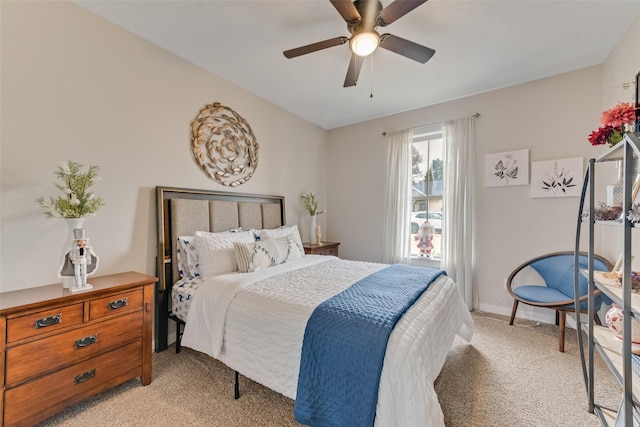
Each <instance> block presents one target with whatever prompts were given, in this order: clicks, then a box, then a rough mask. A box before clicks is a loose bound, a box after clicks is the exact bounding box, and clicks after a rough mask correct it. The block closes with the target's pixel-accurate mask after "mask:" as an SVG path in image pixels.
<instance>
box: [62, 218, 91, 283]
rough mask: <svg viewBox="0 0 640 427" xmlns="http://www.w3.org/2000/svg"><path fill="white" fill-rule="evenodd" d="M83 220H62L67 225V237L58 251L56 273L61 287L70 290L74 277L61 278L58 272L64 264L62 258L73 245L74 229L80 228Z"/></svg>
mask: <svg viewBox="0 0 640 427" xmlns="http://www.w3.org/2000/svg"><path fill="white" fill-rule="evenodd" d="M84 220H85V218H64V222H65V223H66V224H67V237H66V238H65V240H64V243H63V244H62V249H61V251H60V258H59V259H60V268H59V269H58V271H57V274H58V277H60V278H61V279H62V286H63V287H64V288H70V287H72V286H73V285H74V284H75V277H73V276H66V277H64V276H61V275H60V270H61V269H62V266H63V264H64V257H65V255H67V252H69V251H70V250H71V246H72V245H73V239H74V238H73V230H75V229H76V228H82V225H83V224H84Z"/></svg>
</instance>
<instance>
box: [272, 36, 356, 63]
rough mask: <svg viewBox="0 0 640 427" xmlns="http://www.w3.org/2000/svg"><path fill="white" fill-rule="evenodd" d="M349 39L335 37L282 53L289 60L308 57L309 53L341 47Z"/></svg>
mask: <svg viewBox="0 0 640 427" xmlns="http://www.w3.org/2000/svg"><path fill="white" fill-rule="evenodd" d="M348 41H349V39H348V38H346V37H344V36H343V37H335V38H332V39H329V40H324V41H321V42H317V43H311V44H308V45H306V46H301V47H297V48H295V49H289V50H285V51H284V52H282V53H283V54H284V56H286V57H287V58H289V59H291V58H295V57H296V56H300V55H306V54H307V53H312V52H317V51H319V50H322V49H327V48H329V47H333V46H339V45H341V44H345V43H346V42H348Z"/></svg>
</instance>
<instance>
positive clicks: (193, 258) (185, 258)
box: [176, 236, 200, 277]
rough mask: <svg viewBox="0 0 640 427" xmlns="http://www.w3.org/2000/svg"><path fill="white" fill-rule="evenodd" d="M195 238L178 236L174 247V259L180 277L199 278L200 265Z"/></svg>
mask: <svg viewBox="0 0 640 427" xmlns="http://www.w3.org/2000/svg"><path fill="white" fill-rule="evenodd" d="M195 239H196V238H195V236H180V237H178V244H177V245H176V259H177V260H178V271H179V272H180V277H200V263H199V261H198V252H197V251H196V246H195Z"/></svg>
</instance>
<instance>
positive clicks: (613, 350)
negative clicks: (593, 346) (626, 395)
mask: <svg viewBox="0 0 640 427" xmlns="http://www.w3.org/2000/svg"><path fill="white" fill-rule="evenodd" d="M593 335H594V338H595V339H596V341H597V342H598V344H599V346H600V347H599V349H600V350H601V351H602V352H603V353H604V355H605V356H606V357H605V362H607V364H608V365H610V367H612V368H613V369H615V377H616V379H617V380H618V383H619V384H620V385H621V386H622V385H623V384H622V383H623V381H622V379H623V376H622V341H620V340H618V339H617V338H616V337H615V336H614V335H613V333H612V332H611V331H610V330H609V328H607V327H606V326H594V331H593ZM633 378H634V379H636V378H637V379H638V381H633V380H632V382H631V385H632V389H633V395H634V400H637V397H638V396H640V377H638V376H634V377H633Z"/></svg>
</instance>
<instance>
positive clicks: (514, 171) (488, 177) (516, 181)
mask: <svg viewBox="0 0 640 427" xmlns="http://www.w3.org/2000/svg"><path fill="white" fill-rule="evenodd" d="M527 184H529V150H515V151H505V152H502V153H495V154H487V156H486V160H485V186H486V187H506V186H511V185H527Z"/></svg>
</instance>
